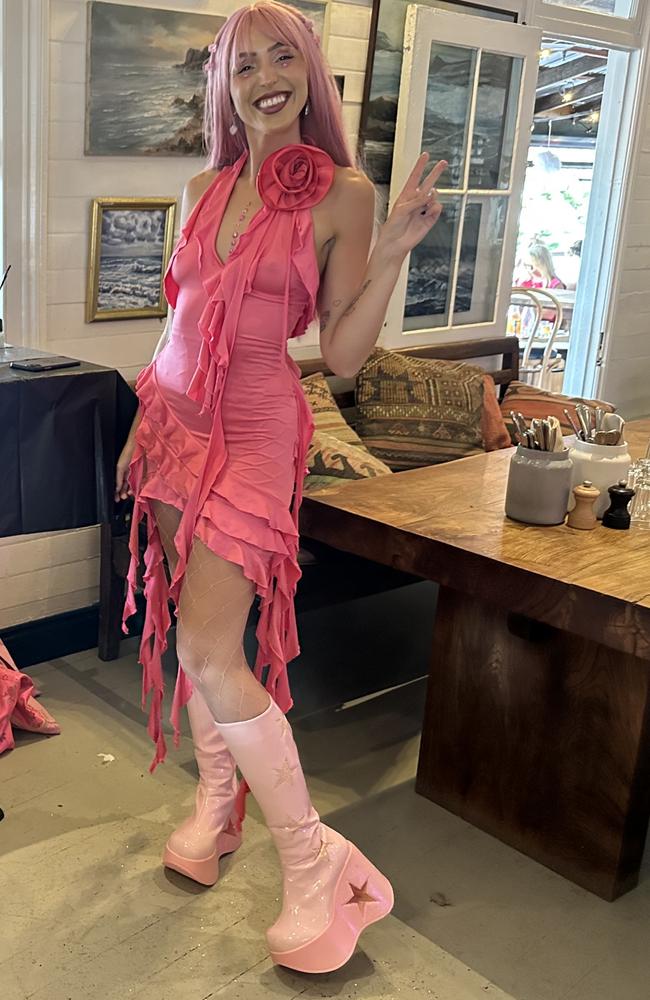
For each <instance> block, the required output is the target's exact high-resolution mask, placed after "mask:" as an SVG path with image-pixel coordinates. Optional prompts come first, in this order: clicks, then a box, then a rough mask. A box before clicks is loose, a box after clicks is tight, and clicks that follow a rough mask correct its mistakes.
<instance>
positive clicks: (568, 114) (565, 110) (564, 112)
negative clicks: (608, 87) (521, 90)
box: [534, 100, 601, 123]
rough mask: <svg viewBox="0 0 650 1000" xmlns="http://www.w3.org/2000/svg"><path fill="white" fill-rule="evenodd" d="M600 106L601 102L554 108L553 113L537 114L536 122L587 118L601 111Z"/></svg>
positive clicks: (543, 112)
mask: <svg viewBox="0 0 650 1000" xmlns="http://www.w3.org/2000/svg"><path fill="white" fill-rule="evenodd" d="M600 104H601V102H600V101H599V100H596V101H594V102H593V103H591V104H589V103H586V104H580V105H578V106H577V107H576V105H575V104H565V105H564V106H563V107H561V108H553V109H552V110H551V111H542V112H541V113H540V114H538V115H537V114H536V115H535V119H534V120H535V121H536V122H540V123H541V122H549V121H551V122H552V121H564V120H566V119H567V118H586V117H587V116H588V115H592V114H593V113H594V111H600Z"/></svg>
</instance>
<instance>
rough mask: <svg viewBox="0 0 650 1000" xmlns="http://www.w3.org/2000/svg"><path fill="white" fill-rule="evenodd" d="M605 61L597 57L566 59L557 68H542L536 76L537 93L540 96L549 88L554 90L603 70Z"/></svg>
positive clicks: (605, 64)
mask: <svg viewBox="0 0 650 1000" xmlns="http://www.w3.org/2000/svg"><path fill="white" fill-rule="evenodd" d="M605 66H607V59H602V58H601V57H599V56H580V57H579V58H578V59H568V60H567V61H566V62H562V63H560V64H559V65H558V66H548V67H546V68H544V67H542V69H540V71H539V74H538V76H537V93H538V94H542V93H543V92H544V91H547V90H548V89H549V88H552V89H554V90H556V89H557V88H558V87H559V86H562V85H563V84H568V83H570V82H571V81H572V80H575V79H578V78H579V77H581V76H585V75H586V74H589V73H594V72H595V71H596V70H599V69H604V68H605Z"/></svg>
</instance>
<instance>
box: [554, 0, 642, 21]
mask: <svg viewBox="0 0 650 1000" xmlns="http://www.w3.org/2000/svg"><path fill="white" fill-rule="evenodd" d="M546 3H551V4H553V5H554V6H555V7H571V9H572V10H588V11H590V12H591V13H594V14H615V15H616V17H632V15H633V14H634V10H635V0H546Z"/></svg>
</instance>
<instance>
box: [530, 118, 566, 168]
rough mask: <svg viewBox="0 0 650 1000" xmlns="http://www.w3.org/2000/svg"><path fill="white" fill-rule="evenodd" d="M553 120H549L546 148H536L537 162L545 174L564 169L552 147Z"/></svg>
mask: <svg viewBox="0 0 650 1000" xmlns="http://www.w3.org/2000/svg"><path fill="white" fill-rule="evenodd" d="M552 129H553V122H552V121H550V120H549V123H548V136H547V139H546V149H537V150H535V164H536V166H537V167H539V169H540V170H541V171H542V173H544V174H547V175H548V174H557V173H558V172H559V171H560V170H561V169H562V161H561V160H560V157H559V156H558V155H557V154H556V153H554V152H553V150H552V149H551V132H552Z"/></svg>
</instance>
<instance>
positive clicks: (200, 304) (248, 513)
mask: <svg viewBox="0 0 650 1000" xmlns="http://www.w3.org/2000/svg"><path fill="white" fill-rule="evenodd" d="M247 155H248V154H247V153H244V154H242V156H241V157H240V158H239V159H238V160H237V162H236V163H234V164H233V165H232V166H229V167H226V168H224V169H222V170H221V171H220V172H219V173H218V174H217V176H216V178H215V179H214V181H213V182H212V184H211V185H210V186H209V187H208V189H207V190H206V192H205V193H204V195H203V196H202V198H201V199H200V200H199V202H198V204H197V205H196V206H195V208H194V210H193V212H192V214H191V215H190V217H189V219H188V221H187V223H186V225H185V226H184V228H183V231H182V233H181V236H180V239H179V241H178V243H177V245H176V247H175V249H174V253H173V254H172V258H171V261H170V264H169V267H168V269H167V273H166V275H165V292H166V295H167V299H168V301H169V303H170V305H171V306H172V307H173V308H174V322H173V326H172V330H171V334H170V337H169V340H168V342H167V344H166V346H165V348H164V349H163V351H161V353H160V354H159V355H158V357H157V358H155V360H154V361H152V362H151V364H150V365H148V366H147V367H146V368H145V369H143V371H142V372H140V375H139V376H138V379H137V382H136V392H137V395H138V398H139V400H140V407H141V410H142V419H141V422H140V424H139V426H138V429H137V433H136V447H135V451H134V453H133V459H132V462H131V466H130V469H129V477H128V481H129V485H130V487H131V489H132V491H133V493H134V496H135V506H134V512H133V520H132V524H131V533H130V542H129V547H130V551H131V563H130V567H129V573H128V584H127V599H126V603H125V608H124V615H123V620H122V628H123V631H124V632H125V633H128V627H127V625H126V621H127V619H128V618H129V617H130V615H132V614H133V612H134V611H135V587H136V579H137V567H138V559H139V554H138V525H139V522H140V520H141V518H142V514H143V513H144V514H146V515H147V524H148V528H147V532H148V536H147V541H148V544H147V550H146V552H145V573H144V591H145V598H146V604H147V607H146V614H145V623H144V630H143V634H142V641H141V645H140V662H141V663H142V666H143V668H144V669H143V689H142V701H143V707H146V702H147V699H149V725H148V729H149V733H150V735H151V737H152V739H153V740H154V742H155V744H156V752H155V755H154V759H153V761H152V763H151V768H150V770H152V771H153V770H154V769H155V767H156V765H157V764H158V763H160V761H162V760H164V758H165V755H166V751H167V748H166V743H165V738H164V734H163V731H162V702H163V695H164V683H163V671H162V654H163V653H164V651H165V650H166V648H167V638H166V636H167V631H168V629H169V625H170V616H169V610H168V599H169V598H170V597H171V599H172V601H173V603H174V605H175V606H176V608H177V607H178V599H179V595H180V588H181V585H182V581H183V576H184V573H185V569H186V566H187V562H188V560H189V557H190V552H191V547H192V542H193V538H194V537H195V536H196V537H198V538H200V539H201V541H202V542H204V544H205V545H207V546H208V548H210V549H211V550H212V551H213V552H215V553H216V554H217V555H219V556H221V557H222V558H224V559H227V560H229V561H231V562H234V563H237V564H238V565H240V566H241V567H242V569H243V572H244V574H245V575H246V576H247V577H248V578H249V579H250V580H252V581H253V582H254V583H255V589H256V593H257V595H258V596H259V598H260V618H259V623H258V626H257V630H256V637H257V640H258V652H257V657H256V661H255V674H256V676H257V677H258V678H259V679H262V677H263V675H264V671H265V668H267V667H268V668H269V669H268V672H267V676H266V680H265V683H266V687H267V689H268V690H269V692H270V693H271V695H272V697H273V698H274V699H275V700H276V701H277V703H278V705H279V706H280V708H281V709H282V710H283V711H285V712H286V711H288V709H289V708H290V707H291V704H292V701H291V694H290V691H289V683H288V678H287V663H288V662H289V661H290V660H291V659H293V658H294V657H296V656H297V655H298V653H299V652H300V647H299V643H298V635H297V628H296V618H295V610H294V597H295V592H296V586H297V583H298V580H299V579H300V576H301V575H302V574H301V570H300V568H299V566H298V559H297V556H298V515H299V508H300V504H301V501H302V490H303V480H304V477H305V474H306V472H307V468H306V464H305V463H306V455H307V449H308V447H309V443H310V441H311V437H312V433H313V428H314V423H313V418H312V415H311V410H310V407H309V405H308V403H307V401H306V399H305V396H304V394H303V391H302V388H301V386H300V368H299V367H298V365H297V364H296V363H295V361H293V359H292V358H291V356H290V355H289V353H288V348H287V344H288V340H289V339H290V338H291V337H295V336H299V335H301V334H302V333H304V331H305V329H306V328H307V326H308V324H309V323H310V322H311V320H312V319H313V318H314V316H315V312H316V295H317V291H318V284H319V273H318V262H317V258H316V251H315V244H314V234H313V222H312V214H311V209H312V207H313V206H314V205H316V204H318V202H319V201H321V200H322V199H323V198H324V197H325V195H326V194H327V192H328V191H329V189H330V187H331V184H332V181H333V179H334V163H333V161H332V160H331V158H330V157H329V156H328V155H327V153H325V152H323V151H322V150H320V149H318V148H316V147H313V146H306V145H294V146H285V147H284V148H283V149H280V150H278V151H277V152H275V153H272V154H271V155H270V156H269V157H267V158H266V160H265V161H264V163H263V164H262V167H261V169H260V171H259V174H258V178H257V189H258V192H259V195H260V197H261V199H262V202H263V205H262V207H261V208H260V209H259V211H258V212H257V213H256V214H255V215H254V216H253V217H252V218H251V220H250V222H249V225H248V227H247V229H246V230H245V231H244V232H243V233H242V234H241V236H240V238H239V241H238V243H237V245H236V247H235V249H234V250H233V251H232V252H231V254H230V255H229V257H228V259H227V260H226V261H225V262H224V261H222V260H221V259H220V258H219V256H218V254H217V250H216V240H217V234H218V232H219V229H220V225H221V220H222V219H223V215H224V212H225V209H226V207H227V204H228V201H229V198H230V195H231V193H232V191H233V188H234V186H235V183H236V181H237V178H238V177H239V175H240V173H241V171H242V169H243V167H244V165H245V163H246V159H247ZM152 499H158V500H161V501H163V502H165V503H169V504H172V505H173V506H175V507H177V508H178V509H179V510H180V511H182V517H181V522H180V525H179V527H178V531H177V533H176V536H175V544H176V548H177V550H178V553H179V559H178V563H177V566H176V570H175V572H174V576H173V578H172V581H171V585H170V586H168V583H167V578H166V576H165V573H164V567H163V548H162V543H161V539H160V537H159V534H158V530H157V528H156V525H155V522H154V519H153V517H152V516H150V515H151V507H150V501H151V500H152ZM191 692H192V687H191V683H190V682H189V680H188V679H187V678H186V677H185V674H184V672H183V670H182V669H179V672H178V677H177V682H176V689H175V693H174V698H173V702H172V711H171V722H172V725H173V729H174V742H175V744H176V745H178V741H179V713H180V709H181V708H182V706H183V705H184V704H186V703H187V701H188V699H189V697H190V695H191Z"/></svg>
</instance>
